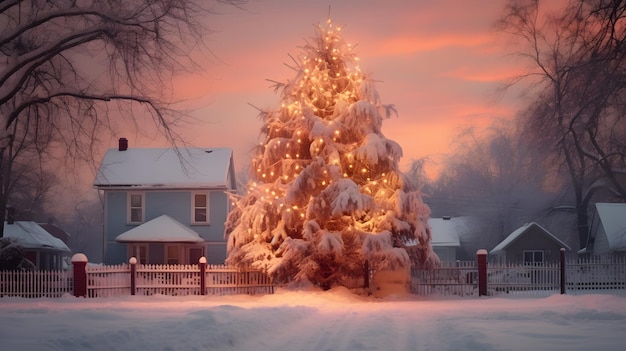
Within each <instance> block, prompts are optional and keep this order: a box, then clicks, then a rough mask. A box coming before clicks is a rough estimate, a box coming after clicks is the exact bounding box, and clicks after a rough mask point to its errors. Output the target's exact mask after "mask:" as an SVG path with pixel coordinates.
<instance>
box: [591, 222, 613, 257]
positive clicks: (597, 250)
mask: <svg viewBox="0 0 626 351" xmlns="http://www.w3.org/2000/svg"><path fill="white" fill-rule="evenodd" d="M609 251H610V248H609V239H608V238H607V236H606V232H605V231H604V228H603V227H602V226H601V225H600V226H598V232H597V233H596V238H595V241H594V243H593V253H594V254H595V255H606V254H608V253H609Z"/></svg>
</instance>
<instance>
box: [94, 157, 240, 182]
mask: <svg viewBox="0 0 626 351" xmlns="http://www.w3.org/2000/svg"><path fill="white" fill-rule="evenodd" d="M94 186H95V187H98V188H120V187H147V188H154V187H159V188H201V189H213V188H220V189H234V188H235V176H234V164H233V151H232V149H230V148H214V149H210V148H178V149H174V148H155V149H148V148H129V149H127V150H124V151H119V149H117V148H116V149H109V150H108V151H107V152H106V154H105V155H104V159H103V160H102V164H101V165H100V169H98V173H97V174H96V179H95V180H94Z"/></svg>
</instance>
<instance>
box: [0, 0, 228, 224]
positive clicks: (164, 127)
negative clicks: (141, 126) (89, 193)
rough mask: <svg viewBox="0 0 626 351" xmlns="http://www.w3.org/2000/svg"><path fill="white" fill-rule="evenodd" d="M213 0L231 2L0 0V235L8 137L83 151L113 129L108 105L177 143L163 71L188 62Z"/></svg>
mask: <svg viewBox="0 0 626 351" xmlns="http://www.w3.org/2000/svg"><path fill="white" fill-rule="evenodd" d="M219 2H223V3H228V4H231V5H238V4H239V3H240V1H238V0H213V1H210V2H208V3H207V2H203V1H199V0H129V1H121V0H58V1H46V0H7V1H2V2H0V166H1V167H2V169H3V172H2V179H1V182H0V184H1V186H2V191H1V192H0V236H1V234H2V232H3V228H2V224H3V223H4V221H3V219H4V212H5V208H6V201H7V195H8V191H9V190H10V189H9V186H10V184H11V178H12V177H13V176H14V174H13V169H12V162H13V161H14V160H15V159H16V153H15V152H14V151H15V150H16V149H15V148H16V146H15V145H14V143H15V142H16V140H18V139H23V140H26V139H29V138H30V136H33V135H35V136H36V139H39V138H44V139H45V142H46V146H47V147H56V148H58V147H64V148H63V149H62V150H63V151H64V152H65V153H66V154H67V155H68V157H69V158H72V159H76V158H81V157H82V158H86V159H88V158H89V157H90V156H91V155H93V151H94V150H95V149H96V148H97V146H98V143H97V142H98V140H99V139H100V138H101V137H102V135H103V133H105V132H106V131H111V130H113V129H114V128H113V126H114V125H115V114H113V113H111V111H115V110H118V109H120V108H122V109H124V111H125V112H126V113H127V114H126V115H125V116H124V118H125V119H129V120H130V119H133V118H137V116H138V115H141V114H145V115H146V116H147V117H148V119H147V121H151V122H152V123H153V126H156V128H157V129H159V130H160V131H161V132H162V134H163V135H164V136H165V137H166V138H167V139H168V140H169V141H170V142H171V143H172V144H173V145H176V144H177V142H178V143H180V142H181V140H180V138H179V137H178V136H177V134H176V132H175V130H174V129H173V127H174V126H175V125H176V123H177V122H178V121H179V118H180V117H181V115H179V114H178V115H177V114H176V113H175V112H174V109H172V108H171V107H172V106H171V104H170V102H171V100H172V95H173V93H172V91H171V87H172V84H171V79H172V78H173V76H174V75H175V74H177V73H179V72H181V71H183V70H185V71H189V70H191V69H194V68H197V67H196V66H195V64H194V61H193V60H192V59H191V56H190V53H191V52H192V50H193V49H194V47H196V46H198V45H201V44H202V38H203V34H205V33H206V31H207V28H206V26H205V23H206V20H205V18H206V15H207V14H208V13H209V12H210V10H211V7H210V6H212V5H215V4H216V3H219ZM207 4H208V5H207ZM23 120H25V121H23ZM145 122H146V120H137V121H136V123H145ZM16 132H17V134H15V133H16ZM20 133H21V134H20ZM31 139H32V138H31ZM37 148H38V150H39V151H41V150H42V148H41V147H40V146H37ZM38 155H40V154H38Z"/></svg>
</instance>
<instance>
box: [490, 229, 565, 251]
mask: <svg viewBox="0 0 626 351" xmlns="http://www.w3.org/2000/svg"><path fill="white" fill-rule="evenodd" d="M533 227H537V228H539V230H540V232H542V233H543V234H544V235H545V236H546V237H548V238H550V239H552V240H553V241H554V242H556V243H558V244H559V245H560V246H561V247H563V248H565V249H566V250H570V248H569V246H567V244H565V243H564V242H563V241H561V240H560V239H559V238H557V237H556V236H554V235H553V234H552V233H550V232H549V231H547V230H546V229H545V228H544V227H542V226H540V225H539V224H537V223H535V222H531V223H526V224H524V225H523V226H521V227H519V228H517V229H516V230H515V231H513V233H511V234H509V236H507V237H506V239H504V240H502V241H501V242H500V243H499V244H498V245H496V247H494V248H493V249H492V250H491V251H489V254H497V253H499V252H501V251H503V250H506V249H507V248H508V247H509V246H510V245H511V244H512V243H513V242H515V241H516V240H517V239H519V238H520V237H522V236H523V235H524V234H525V233H526V232H527V231H528V230H530V229H531V228H533Z"/></svg>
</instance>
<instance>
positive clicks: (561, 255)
mask: <svg viewBox="0 0 626 351" xmlns="http://www.w3.org/2000/svg"><path fill="white" fill-rule="evenodd" d="M560 262H561V295H564V294H565V248H561V250H560Z"/></svg>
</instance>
